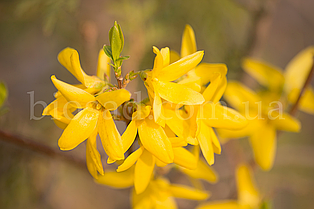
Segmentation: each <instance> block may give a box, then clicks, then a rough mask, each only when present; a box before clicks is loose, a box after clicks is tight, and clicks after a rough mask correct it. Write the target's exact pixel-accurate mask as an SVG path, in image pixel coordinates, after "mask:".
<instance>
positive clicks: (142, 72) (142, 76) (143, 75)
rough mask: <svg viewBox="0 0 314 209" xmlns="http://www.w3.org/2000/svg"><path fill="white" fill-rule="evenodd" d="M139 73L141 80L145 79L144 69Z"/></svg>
mask: <svg viewBox="0 0 314 209" xmlns="http://www.w3.org/2000/svg"><path fill="white" fill-rule="evenodd" d="M139 75H140V77H141V79H142V80H143V81H145V80H146V78H147V74H146V72H145V70H143V71H140V72H139Z"/></svg>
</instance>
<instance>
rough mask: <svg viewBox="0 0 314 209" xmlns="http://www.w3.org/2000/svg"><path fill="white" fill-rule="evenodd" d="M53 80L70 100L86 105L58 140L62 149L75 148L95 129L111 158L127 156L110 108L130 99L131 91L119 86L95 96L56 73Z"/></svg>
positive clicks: (81, 106) (80, 105) (112, 108)
mask: <svg viewBox="0 0 314 209" xmlns="http://www.w3.org/2000/svg"><path fill="white" fill-rule="evenodd" d="M51 80H52V82H53V83H54V85H55V87H56V88H57V89H58V90H59V91H60V93H61V94H62V95H63V96H64V97H65V98H66V99H67V101H68V102H75V105H76V106H77V108H82V110H81V111H80V112H79V113H77V114H76V115H75V116H74V117H73V118H72V119H71V121H70V123H69V125H68V126H67V127H66V128H65V130H64V132H63V133H62V135H61V137H60V139H59V142H58V145H59V147H60V149H61V150H71V149H74V148H75V147H76V146H78V145H79V144H80V143H82V142H83V141H84V140H85V139H87V138H89V137H90V136H92V134H93V133H94V132H97V133H99V135H100V138H101V140H102V144H103V147H104V149H105V151H106V153H107V154H108V156H109V160H122V159H124V155H123V154H124V153H123V149H122V147H123V146H122V140H121V136H120V134H119V132H118V130H117V128H116V126H115V124H114V121H113V119H112V116H111V113H110V111H111V110H115V109H117V108H118V107H119V106H120V105H121V104H122V103H124V102H126V101H128V100H130V97H131V94H130V93H129V92H128V91H127V90H125V89H119V90H116V91H111V92H104V93H101V94H99V95H98V96H97V97H94V96H93V95H92V94H90V93H88V92H86V91H84V90H82V89H80V88H77V87H75V86H72V85H70V84H67V83H64V82H62V81H60V80H58V79H56V77H55V76H52V77H51Z"/></svg>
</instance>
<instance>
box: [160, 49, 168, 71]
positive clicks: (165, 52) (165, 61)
mask: <svg viewBox="0 0 314 209" xmlns="http://www.w3.org/2000/svg"><path fill="white" fill-rule="evenodd" d="M160 53H161V55H162V58H163V67H166V66H168V65H169V63H170V50H169V48H168V47H165V48H162V49H161V50H160Z"/></svg>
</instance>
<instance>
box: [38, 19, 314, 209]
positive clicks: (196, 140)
mask: <svg viewBox="0 0 314 209" xmlns="http://www.w3.org/2000/svg"><path fill="white" fill-rule="evenodd" d="M109 39H110V45H105V46H104V48H103V49H102V50H101V51H100V53H99V60H98V67H97V76H90V75H87V74H86V73H85V72H84V71H83V70H82V67H81V65H80V60H79V55H78V52H77V51H76V50H74V49H71V48H66V49H64V50H63V51H61V52H60V54H59V55H58V60H59V62H60V63H61V64H62V65H63V66H64V67H65V68H66V69H67V70H68V71H69V72H71V73H72V74H73V75H74V76H75V77H76V79H77V80H78V81H79V82H80V84H77V85H71V84H68V83H65V82H63V81H61V80H58V79H57V78H56V77H55V76H54V75H53V76H52V77H51V80H52V82H53V84H54V86H55V87H56V88H57V90H58V92H57V93H56V94H55V100H54V101H53V102H52V103H51V104H50V105H49V106H47V108H46V109H45V110H44V112H43V115H51V116H52V117H53V120H54V122H55V123H56V124H57V125H58V126H59V127H61V128H62V129H64V131H63V133H62V135H61V137H60V138H59V141H58V145H59V147H60V149H61V150H72V149H74V148H75V147H77V146H78V145H79V144H81V143H82V142H84V141H85V140H86V163H87V168H88V170H89V172H90V174H91V175H92V176H93V177H94V178H95V179H96V181H97V182H98V183H101V184H105V185H108V186H112V187H115V188H126V187H131V186H134V191H133V194H132V205H133V207H134V208H177V206H176V203H175V201H174V197H178V198H186V199H193V200H205V199H207V198H208V197H209V193H208V192H206V191H204V190H203V189H202V188H201V187H195V188H193V187H187V186H185V185H175V184H172V183H170V182H169V180H167V179H166V174H167V173H168V172H169V171H170V170H171V169H172V168H176V169H177V170H179V171H181V172H182V173H183V174H186V175H187V176H188V177H189V178H190V179H193V180H195V181H194V182H196V181H199V180H205V181H208V182H210V183H215V182H216V181H217V180H218V176H217V174H216V172H215V171H214V170H213V169H212V168H211V167H210V165H212V164H214V162H215V154H220V153H221V144H220V141H219V139H218V137H217V135H216V130H217V131H218V132H219V135H220V136H221V137H222V138H234V137H243V136H249V137H250V142H251V144H252V148H253V151H254V156H255V160H256V162H257V164H258V165H260V166H261V167H262V168H263V169H265V170H268V169H270V168H271V167H272V165H273V161H274V156H275V147H276V130H288V131H298V130H299V129H300V124H299V122H298V121H297V120H296V119H295V118H293V117H292V116H290V115H289V114H288V113H285V112H283V109H282V108H281V107H277V106H276V107H277V108H276V109H275V110H274V109H273V108H272V109H271V108H270V107H269V106H267V105H268V103H269V101H270V99H271V100H272V101H274V100H276V101H277V100H279V99H280V98H281V92H282V91H285V92H286V93H287V94H289V96H288V98H289V101H290V102H294V101H295V100H296V95H298V94H299V92H300V86H301V85H302V83H304V80H305V78H306V76H303V77H302V79H300V81H299V80H298V81H295V82H291V81H290V80H291V78H292V77H293V76H294V74H295V73H296V72H297V71H296V70H295V69H296V68H297V67H299V66H300V65H302V63H303V62H304V61H303V60H304V59H308V62H309V63H310V64H309V63H307V66H306V67H309V66H310V67H311V66H312V61H311V62H310V61H309V58H308V57H307V56H308V55H304V54H301V55H300V57H297V58H296V59H295V60H293V61H292V62H291V63H290V64H289V66H288V67H287V68H288V70H287V73H286V75H285V76H284V75H283V74H282V73H281V72H280V71H279V70H277V68H275V67H272V66H269V65H266V64H264V63H262V62H259V61H256V60H252V59H246V60H245V61H244V64H243V67H244V69H245V70H246V72H248V73H249V74H250V75H252V76H253V77H254V78H256V79H257V81H258V82H260V83H261V84H262V85H265V86H266V87H268V90H265V91H263V92H259V93H255V92H253V91H252V90H250V89H248V88H247V87H245V86H243V85H242V84H240V83H237V82H229V83H228V85H227V79H226V74H227V67H226V65H225V64H220V63H218V64H211V63H201V61H202V59H203V55H204V52H203V51H197V47H196V42H195V35H194V31H193V29H192V28H191V26H189V25H187V26H186V28H185V30H184V33H183V37H182V46H181V53H180V55H179V54H178V53H177V52H175V51H172V50H170V49H169V48H168V47H165V48H161V49H158V48H157V47H153V52H154V53H155V55H156V56H155V60H154V66H153V69H151V70H143V71H139V72H133V71H132V72H129V73H128V74H126V75H125V77H124V78H123V77H122V72H123V71H122V70H121V69H122V68H121V66H122V63H123V61H124V60H126V59H128V56H121V55H120V54H121V52H122V49H123V45H124V38H123V33H122V30H121V28H120V26H119V25H118V24H117V23H115V25H114V26H113V27H112V28H111V30H110V32H109ZM308 51H311V52H312V51H313V49H312V48H311V49H309V50H308ZM304 53H306V52H304ZM300 63H301V64H300ZM111 68H112V69H113V71H114V75H115V77H116V80H117V84H113V81H114V79H113V78H112V77H111V76H110V75H111V72H110V70H111ZM268 74H272V75H274V76H272V77H269V76H268ZM304 74H306V73H304ZM137 75H140V77H141V79H142V80H143V82H144V84H145V87H146V88H147V92H148V98H146V99H144V100H142V101H134V99H131V97H132V95H131V93H130V92H129V91H128V90H126V86H127V84H128V82H130V81H131V80H133V79H135V78H136V77H137ZM285 78H286V79H285ZM285 80H286V81H285ZM283 89H284V90H283ZM224 93H225V99H226V100H227V101H228V103H229V104H231V105H232V106H233V107H234V108H235V109H236V110H234V109H231V108H229V107H227V106H224V105H223V104H222V103H221V102H220V99H221V97H222V96H223V94H224ZM306 95H307V96H306V98H304V99H303V102H302V103H301V105H302V108H303V109H304V110H307V111H308V112H311V111H312V112H313V111H314V108H313V106H311V105H313V104H314V103H313V102H312V103H311V105H309V104H308V101H305V100H311V99H312V100H313V98H314V97H313V91H312V90H311V89H308V90H307V93H306ZM260 101H263V102H264V101H265V102H264V103H265V104H264V103H263V104H262V105H261V106H258V107H255V106H253V105H254V104H255V103H258V102H260ZM246 102H249V104H248V105H249V106H245V107H244V108H243V107H242V104H246ZM248 110H249V111H248ZM252 115H257V116H261V117H254V118H253V119H252V117H251V116H252ZM265 115H266V116H267V118H266V119H265V118H264V116H265ZM270 116H271V117H273V118H274V119H269V118H270ZM261 118H262V119H261ZM116 120H123V121H125V122H126V124H127V127H126V129H125V131H124V132H123V133H122V134H120V132H119V131H118V129H117V127H116V123H115V121H116ZM98 135H99V138H100V141H101V144H102V147H103V150H104V151H105V153H106V155H107V156H108V158H107V163H108V164H113V163H115V165H116V166H117V168H116V170H105V171H104V168H103V163H102V161H101V155H100V153H99V150H98V148H97V136H98ZM200 153H202V155H203V157H204V160H203V158H202V157H200ZM249 170H250V168H248V167H247V166H246V165H242V166H240V167H239V168H238V169H237V182H238V189H239V200H238V201H237V202H236V201H228V202H225V203H210V204H204V205H201V206H200V207H199V208H204V209H205V208H222V207H219V205H221V204H222V205H223V204H227V205H230V208H248V207H247V206H249V208H255V207H257V205H259V204H260V202H261V200H260V196H259V193H258V191H257V190H256V188H255V186H254V184H253V183H252V180H251V179H252V177H251V173H250V171H249ZM216 206H217V207H216ZM232 206H234V207H232Z"/></svg>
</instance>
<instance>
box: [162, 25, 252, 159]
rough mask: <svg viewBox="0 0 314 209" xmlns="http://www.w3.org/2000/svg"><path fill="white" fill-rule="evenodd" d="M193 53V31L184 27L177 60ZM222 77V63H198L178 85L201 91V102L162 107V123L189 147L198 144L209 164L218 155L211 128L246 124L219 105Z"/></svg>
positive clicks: (233, 112) (236, 113)
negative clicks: (164, 118)
mask: <svg viewBox="0 0 314 209" xmlns="http://www.w3.org/2000/svg"><path fill="white" fill-rule="evenodd" d="M195 52H196V42H195V35H194V31H193V29H192V28H191V26H189V25H187V26H186V27H185V30H184V33H183V36H182V46H181V57H183V59H184V58H186V57H188V56H191V54H193V53H195ZM171 56H172V60H176V59H178V58H179V56H178V55H177V53H175V52H172V53H171ZM226 74H227V67H226V65H224V64H209V63H201V64H200V65H198V66H196V67H195V68H194V69H192V70H190V71H188V72H187V74H185V75H183V76H182V77H181V78H180V79H181V80H180V81H179V82H178V83H179V84H182V85H185V86H187V87H190V88H192V89H194V90H195V91H198V92H202V95H203V97H204V99H205V101H204V102H202V103H201V104H197V105H191V104H187V105H185V106H184V109H182V108H181V107H180V106H179V107H177V108H174V107H173V106H171V105H170V106H169V105H168V106H166V105H164V108H163V111H164V114H165V115H166V116H167V118H169V119H166V121H165V123H166V125H167V126H169V128H170V129H171V130H172V131H173V132H174V133H175V134H176V135H177V136H179V137H181V138H184V139H186V141H187V142H188V143H189V144H192V145H198V144H200V148H201V150H202V152H203V155H204V157H205V159H206V161H207V162H208V163H209V164H210V165H212V164H213V163H214V153H217V154H220V152H221V147H220V143H219V141H218V139H217V137H216V134H215V132H214V130H213V127H216V128H222V127H224V128H230V129H240V128H243V127H244V126H246V124H247V122H246V119H245V118H244V117H243V116H241V115H240V114H239V113H238V112H236V111H234V110H232V109H230V108H227V107H224V106H222V105H220V104H219V100H220V98H221V97H222V95H223V93H224V91H225V88H226V86H227V79H226ZM208 83H209V84H208ZM179 108H181V109H179Z"/></svg>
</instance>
